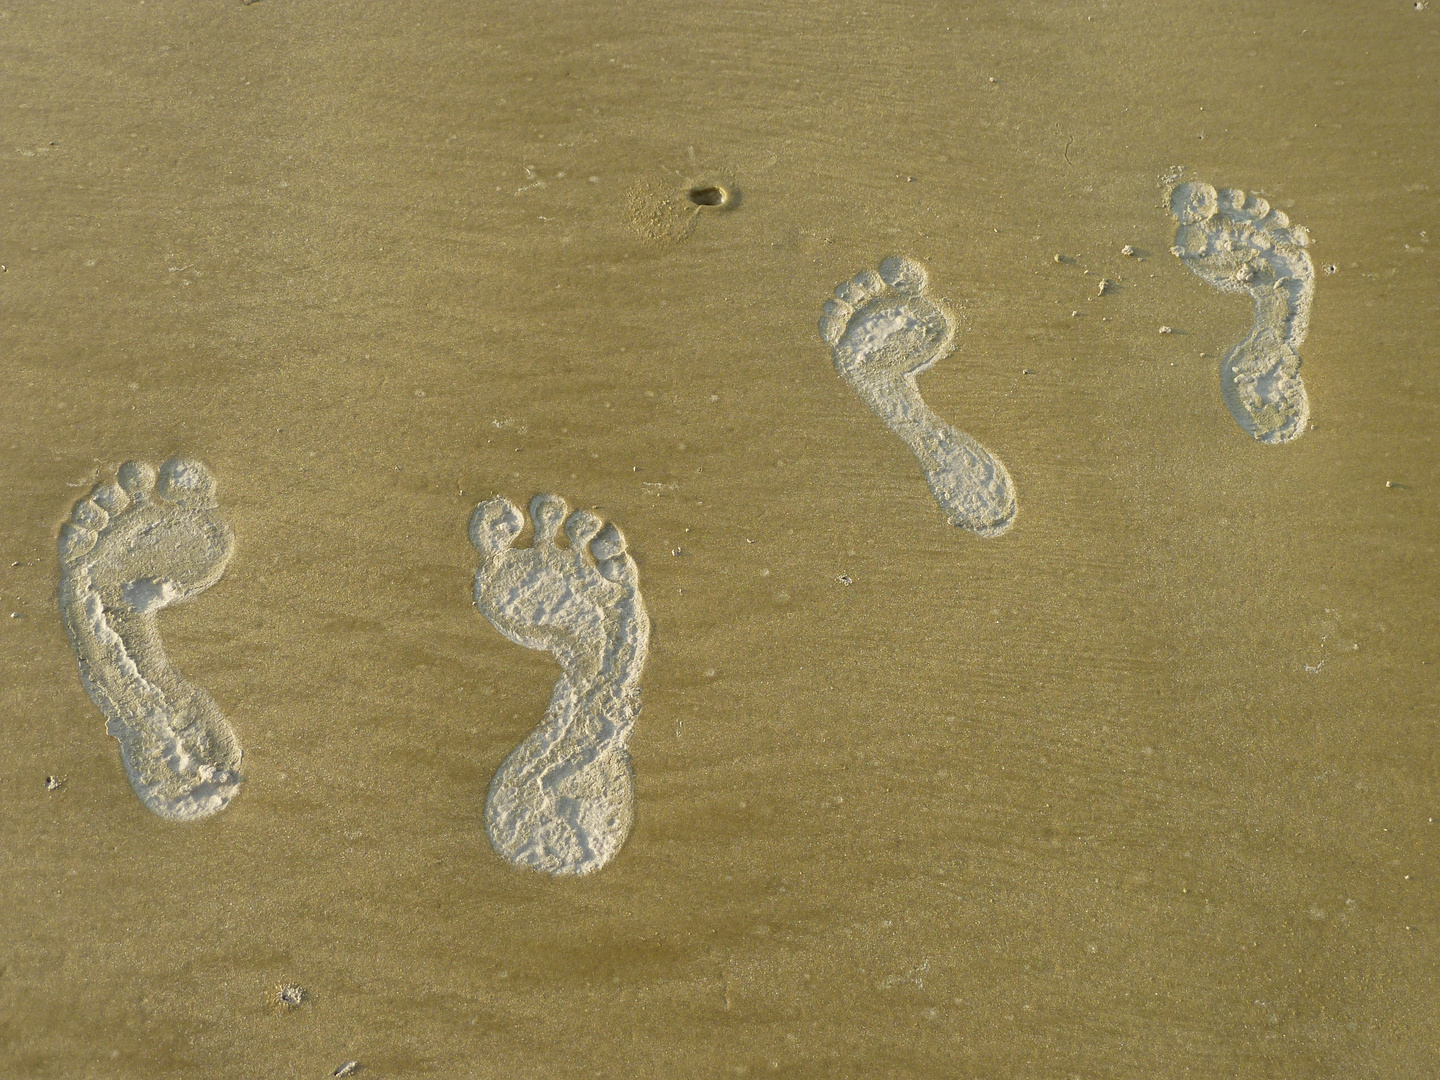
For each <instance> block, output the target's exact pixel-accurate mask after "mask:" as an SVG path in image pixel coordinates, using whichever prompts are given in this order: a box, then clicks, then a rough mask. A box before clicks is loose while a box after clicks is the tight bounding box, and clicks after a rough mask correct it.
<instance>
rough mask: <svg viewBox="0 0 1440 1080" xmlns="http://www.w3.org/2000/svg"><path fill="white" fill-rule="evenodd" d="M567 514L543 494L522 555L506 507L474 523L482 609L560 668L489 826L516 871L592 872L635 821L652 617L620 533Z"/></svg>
mask: <svg viewBox="0 0 1440 1080" xmlns="http://www.w3.org/2000/svg"><path fill="white" fill-rule="evenodd" d="M568 510H569V507H567V506H566V505H565V502H564V500H562V499H559V498H557V497H556V496H554V495H537V496H535V498H534V499H532V500H531V501H530V517H531V519H532V520H533V521H534V523H535V536H534V539H533V540H532V542H531V544H530V546H529V547H523V548H521V547H514V546H513V543H514V540H515V537H516V536H517V535H519V533H520V531H521V529H522V528H523V527H524V519H523V518H522V516H521V514H520V511H519V509H518V508H517V507H516V506H515V505H514V504H513V503H511V502H510V501H509V500H507V499H503V498H495V499H491V500H490V501H489V502H484V503H481V504H480V505H479V506H478V507H477V508H476V509H475V513H474V515H473V516H472V517H471V519H470V542H471V543H472V544H474V545H475V550H476V551H478V552H479V553H480V569H479V570H478V571H476V573H475V606H476V607H477V608H479V609H480V613H481V614H482V615H484V616H485V617H486V618H487V619H489V620H490V622H491V623H492V624H493V625H494V627H495V629H497V630H499V631H500V632H501V633H502V634H504V635H505V636H506V637H507V638H509V639H510V640H511V641H513V642H515V643H516V644H519V645H523V646H525V647H526V648H527V649H543V650H545V651H546V652H548V653H551V654H552V655H553V656H554V657H555V659H556V660H558V661H559V662H560V668H561V672H562V673H561V676H560V680H559V681H558V682H557V683H556V684H555V691H554V693H553V694H552V695H551V697H550V708H549V709H548V711H547V712H546V713H545V719H544V721H543V722H542V723H541V725H540V726H539V727H538V728H536V729H535V730H534V731H533V732H531V734H530V736H529V737H528V738H527V739H525V741H524V742H522V743H521V744H520V745H519V746H517V747H516V748H515V749H514V750H512V751H511V752H510V755H509V756H508V757H507V758H506V759H505V761H504V762H503V763H502V764H501V765H500V768H499V769H498V770H497V771H496V773H495V778H494V779H493V780H492V781H491V782H490V794H489V796H488V798H487V800H486V803H485V825H486V828H487V830H488V831H489V833H490V842H491V843H492V844H493V845H494V846H495V850H496V851H498V852H499V853H500V854H501V855H503V856H504V857H505V858H507V859H509V860H510V861H511V862H512V863H515V864H516V865H518V866H532V867H534V868H535V869H537V870H543V871H545V872H546V873H549V874H588V873H590V872H592V871H594V870H598V869H600V868H601V867H602V866H604V865H605V864H606V863H608V862H609V861H610V860H611V859H612V858H614V857H615V853H616V852H617V851H619V850H620V847H621V845H622V844H624V843H625V838H626V836H628V835H629V833H630V825H631V822H632V821H633V820H634V816H635V809H634V807H635V783H634V778H633V776H632V774H631V770H630V755H629V753H628V752H627V750H626V744H627V743H628V742H629V739H630V729H631V728H632V727H633V726H634V723H635V715H636V713H637V712H638V711H639V709H640V687H639V681H640V669H641V668H642V667H644V665H645V654H646V652H647V650H648V648H649V644H650V618H649V616H648V615H647V614H646V613H645V604H644V602H643V601H642V600H641V598H640V577H639V572H638V571H637V570H636V567H635V563H634V560H632V559H631V558H630V556H629V555H628V554H626V551H625V539H624V537H622V536H621V535H620V532H619V530H618V529H616V528H615V526H613V525H606V524H604V523H603V522H602V521H601V520H600V519H599V518H597V517H596V516H595V515H594V514H592V513H590V512H589V511H588V510H577V511H575V513H573V514H570V516H569V517H568V518H566V516H565V515H566V513H567V512H568ZM562 520H563V521H564V536H565V539H566V541H567V543H565V544H564V545H563V546H562V545H561V544H558V543H557V542H556V541H557V539H558V537H557V533H558V532H560V526H561V522H562Z"/></svg>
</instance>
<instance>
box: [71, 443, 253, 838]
mask: <svg viewBox="0 0 1440 1080" xmlns="http://www.w3.org/2000/svg"><path fill="white" fill-rule="evenodd" d="M214 510H215V480H214V478H213V477H212V476H211V475H210V472H209V470H207V469H206V468H205V466H203V465H201V464H200V463H199V462H196V461H191V460H188V459H184V458H172V459H171V460H170V461H167V462H165V463H164V464H163V465H162V466H161V467H160V469H159V471H158V473H157V471H156V470H155V469H154V468H152V467H151V466H149V465H146V464H143V463H139V462H127V463H126V464H124V465H122V466H121V467H120V469H119V470H118V472H117V474H116V479H115V481H114V482H110V483H102V484H100V485H98V486H97V487H96V488H95V489H94V490H93V491H91V493H90V495H89V496H88V497H87V498H85V499H82V500H81V501H80V502H79V503H77V504H76V506H75V509H74V511H73V512H72V514H71V518H70V521H69V522H68V523H67V524H66V525H65V526H64V527H63V529H62V531H61V534H60V540H59V553H60V613H61V616H62V618H63V619H64V621H65V627H66V630H67V631H68V632H69V634H70V640H71V643H72V644H73V645H74V648H75V655H76V659H77V661H78V662H79V667H80V676H81V680H82V682H83V683H84V684H85V689H86V691H87V692H88V693H89V695H90V698H91V700H93V701H94V702H95V704H96V705H97V706H98V707H99V708H100V710H101V712H102V713H104V714H105V718H106V725H105V726H106V730H107V731H108V732H109V733H110V734H111V735H113V736H114V737H115V738H116V739H117V740H118V741H119V743H120V751H121V756H122V759H123V760H124V763H125V769H126V773H127V774H128V776H129V778H130V783H131V786H132V787H133V788H134V789H135V793H136V794H137V795H138V796H139V797H140V800H141V801H142V802H143V803H144V804H145V805H146V806H147V807H149V808H150V809H151V810H153V811H154V812H155V813H156V814H159V815H160V816H161V817H164V818H169V819H171V820H177V821H193V820H197V819H199V818H204V817H208V816H210V815H211V814H214V813H217V812H218V811H220V810H222V809H224V807H225V806H226V805H228V804H229V802H230V799H231V798H232V797H233V796H234V794H235V792H236V791H237V790H238V789H239V786H240V783H241V776H240V758H241V751H240V746H239V743H238V741H237V740H236V738H235V733H234V731H233V729H232V728H231V727H230V725H229V723H228V722H227V721H226V720H225V717H224V716H223V715H222V714H221V712H220V709H219V707H218V706H217V705H216V704H215V701H214V699H212V698H211V697H210V695H209V694H207V693H206V692H205V691H204V690H202V689H200V688H199V687H197V686H193V685H191V684H190V683H188V682H186V681H185V680H184V679H183V678H181V677H180V675H179V673H178V672H177V671H176V670H175V669H174V668H173V667H172V666H171V665H170V663H169V660H168V659H167V658H166V656H165V649H164V646H163V645H162V643H161V641H160V636H159V632H158V630H157V628H156V622H155V613H156V612H158V611H159V610H160V609H161V608H163V607H166V606H167V605H169V604H173V603H176V602H178V601H182V600H188V599H190V598H192V597H194V596H197V595H198V594H199V593H201V592H203V591H204V590H205V589H207V588H209V587H210V586H211V585H213V584H215V582H217V581H219V580H220V577H221V575H222V574H224V572H225V567H226V565H227V564H228V563H229V560H230V556H231V554H232V553H233V551H234V539H233V536H232V534H231V532H230V530H229V528H228V527H227V526H226V525H225V523H224V522H223V521H221V520H220V519H219V518H218V517H217V516H216V515H215V513H214Z"/></svg>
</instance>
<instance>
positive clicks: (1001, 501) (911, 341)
mask: <svg viewBox="0 0 1440 1080" xmlns="http://www.w3.org/2000/svg"><path fill="white" fill-rule="evenodd" d="M925 283H926V275H925V271H924V269H923V268H922V267H921V266H920V265H919V264H918V263H916V262H913V261H911V260H910V259H897V258H891V259H886V260H885V261H884V262H882V263H881V264H880V271H879V273H876V272H875V271H874V270H862V271H860V273H858V274H856V275H855V277H854V278H852V279H851V280H850V281H847V282H846V283H845V284H843V285H841V286H840V287H839V288H838V289H836V290H835V299H833V300H831V301H829V302H828V303H827V304H826V305H825V314H824V315H823V316H822V317H821V319H820V336H821V337H823V338H824V339H825V342H826V344H828V345H829V346H830V353H831V356H832V358H833V359H834V361H835V369H836V370H837V371H839V372H840V376H841V378H843V379H844V380H845V381H846V382H847V383H849V384H850V386H851V388H852V389H854V391H855V392H856V393H857V394H859V395H860V398H861V400H863V401H864V402H865V404H867V405H869V406H870V408H871V409H872V410H874V412H875V413H876V415H877V416H879V417H880V419H881V420H883V421H885V425H886V426H887V427H888V428H890V430H891V431H893V432H895V434H896V435H898V436H900V438H901V439H903V440H904V441H905V444H906V445H907V446H909V447H910V449H911V451H913V452H914V454H915V456H916V458H918V459H919V461H920V468H921V469H922V470H923V471H924V473H925V480H926V482H927V483H928V484H929V485H930V490H931V491H932V492H933V493H934V495H935V500H936V502H938V503H939V504H940V509H941V510H942V511H943V512H944V514H945V517H946V518H947V519H948V520H949V522H950V524H952V525H958V526H959V527H960V528H962V529H969V530H970V531H972V532H974V533H976V534H977V535H979V536H999V535H1000V534H1001V533H1003V532H1004V531H1005V530H1006V529H1008V528H1010V526H1011V525H1012V524H1014V522H1015V512H1016V507H1015V488H1014V485H1013V484H1011V482H1010V474H1009V473H1007V472H1006V471H1005V466H1004V465H1002V464H1001V463H1000V459H999V458H997V457H996V456H995V455H994V454H992V453H990V451H988V450H986V449H985V448H984V447H983V446H981V445H980V444H979V443H978V442H976V441H975V440H974V439H972V438H971V437H970V436H969V435H966V434H965V433H964V432H963V431H957V430H956V429H955V428H953V427H951V426H950V425H949V424H947V423H945V421H943V420H941V419H940V418H939V417H938V416H936V415H935V414H934V413H933V412H931V411H930V409H929V407H928V406H926V404H925V402H924V401H923V400H922V399H921V397H920V390H919V388H918V387H917V386H916V385H915V376H916V375H918V374H919V373H920V372H922V371H924V370H925V369H926V368H928V367H930V365H932V364H933V363H935V361H937V360H939V359H941V358H942V357H945V356H948V355H950V353H951V352H953V351H954V348H955V346H954V339H955V323H954V319H953V318H952V317H951V316H950V313H949V312H947V311H946V310H945V309H944V308H942V307H940V306H939V305H938V304H936V303H935V302H934V301H933V300H931V299H930V298H929V297H928V296H926V295H925Z"/></svg>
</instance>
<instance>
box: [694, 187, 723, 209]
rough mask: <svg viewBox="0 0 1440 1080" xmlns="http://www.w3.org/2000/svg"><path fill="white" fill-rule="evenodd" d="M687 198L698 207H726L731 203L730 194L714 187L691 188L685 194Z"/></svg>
mask: <svg viewBox="0 0 1440 1080" xmlns="http://www.w3.org/2000/svg"><path fill="white" fill-rule="evenodd" d="M685 197H686V198H687V199H689V200H690V201H691V202H692V203H694V204H695V205H696V206H724V205H725V204H726V203H728V202H729V201H730V193H729V192H728V191H726V190H725V189H724V188H722V187H715V186H714V185H707V186H705V187H697V188H691V189H690V190H689V191H688V192H686V193H685Z"/></svg>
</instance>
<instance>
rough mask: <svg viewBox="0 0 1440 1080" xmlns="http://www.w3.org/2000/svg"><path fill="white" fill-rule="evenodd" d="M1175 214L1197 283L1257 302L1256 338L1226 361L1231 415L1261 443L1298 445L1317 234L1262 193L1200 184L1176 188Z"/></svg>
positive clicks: (1184, 257) (1224, 382)
mask: <svg viewBox="0 0 1440 1080" xmlns="http://www.w3.org/2000/svg"><path fill="white" fill-rule="evenodd" d="M1170 213H1171V214H1172V215H1174V217H1175V218H1176V220H1177V221H1179V223H1180V227H1179V228H1178V229H1177V230H1176V231H1175V246H1174V247H1173V248H1171V249H1170V250H1171V251H1172V252H1173V253H1174V254H1175V255H1177V256H1178V257H1179V258H1180V260H1181V261H1182V262H1183V263H1184V264H1185V265H1186V266H1188V267H1189V268H1190V269H1191V270H1192V271H1193V272H1194V273H1195V275H1196V276H1197V277H1199V278H1201V279H1202V280H1204V281H1206V282H1209V283H1210V284H1211V285H1213V286H1214V287H1215V288H1217V289H1219V290H1220V291H1222V292H1236V293H1246V294H1248V295H1249V297H1250V299H1251V300H1252V301H1254V303H1255V323H1254V325H1253V326H1252V327H1251V328H1250V333H1249V334H1248V335H1247V336H1246V338H1245V340H1244V341H1242V342H1240V344H1238V345H1236V346H1235V347H1234V348H1233V349H1231V350H1230V351H1229V352H1228V353H1226V354H1225V359H1223V360H1222V361H1220V392H1221V394H1222V395H1223V396H1224V398H1225V404H1226V405H1227V406H1228V407H1229V409H1230V415H1232V416H1233V417H1235V421H1236V423H1238V424H1239V425H1240V426H1241V427H1242V428H1244V429H1245V430H1246V431H1248V432H1249V433H1250V434H1251V435H1252V436H1254V437H1255V438H1256V439H1258V440H1259V441H1260V442H1263V443H1271V444H1274V443H1284V442H1289V441H1290V440H1291V439H1298V438H1299V437H1300V436H1301V435H1302V434H1303V433H1304V431H1305V421H1306V420H1307V419H1308V418H1309V416H1310V403H1309V400H1308V399H1307V398H1306V396H1305V384H1304V383H1303V382H1301V381H1300V353H1299V351H1298V350H1299V348H1300V343H1301V342H1302V341H1304V340H1305V331H1306V330H1307V329H1308V328H1309V325H1310V301H1311V300H1312V298H1313V297H1314V295H1315V267H1314V266H1313V265H1312V264H1311V262H1310V254H1309V252H1307V251H1306V250H1305V248H1306V245H1308V244H1309V243H1310V237H1309V234H1308V233H1307V232H1306V231H1305V227H1304V226H1303V225H1292V224H1290V219H1289V218H1288V217H1286V216H1285V214H1284V213H1282V212H1281V211H1279V210H1272V209H1271V208H1270V204H1269V203H1268V202H1266V201H1265V200H1264V199H1262V198H1260V197H1259V196H1258V195H1251V196H1249V197H1247V196H1246V195H1245V193H1244V192H1243V191H1237V190H1236V189H1234V188H1226V189H1224V190H1222V191H1219V192H1217V191H1216V190H1215V189H1214V188H1213V187H1211V186H1210V185H1209V184H1204V183H1198V182H1195V181H1191V182H1188V183H1184V184H1179V185H1177V186H1176V187H1175V188H1173V189H1172V190H1171V192H1170Z"/></svg>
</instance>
